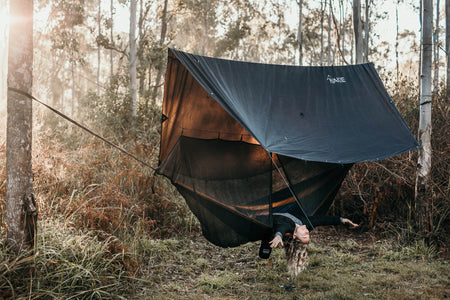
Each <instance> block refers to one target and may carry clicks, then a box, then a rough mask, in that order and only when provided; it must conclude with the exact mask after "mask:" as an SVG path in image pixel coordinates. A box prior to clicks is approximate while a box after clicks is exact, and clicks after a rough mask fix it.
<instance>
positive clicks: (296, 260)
mask: <svg viewBox="0 0 450 300" xmlns="http://www.w3.org/2000/svg"><path fill="white" fill-rule="evenodd" d="M284 249H285V251H286V260H287V271H288V273H289V274H290V275H291V276H293V277H296V276H297V275H299V274H300V273H301V272H302V271H303V270H305V269H306V267H307V266H308V244H305V243H302V242H301V241H300V240H299V239H292V238H290V239H289V240H288V241H286V243H285V248H284Z"/></svg>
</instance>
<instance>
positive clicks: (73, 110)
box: [70, 26, 75, 116]
mask: <svg viewBox="0 0 450 300" xmlns="http://www.w3.org/2000/svg"><path fill="white" fill-rule="evenodd" d="M71 34H72V39H74V29H73V26H72V29H71ZM73 47H74V45H73V42H72V45H71V48H72V49H71V59H72V61H71V68H70V69H71V71H70V72H71V75H72V101H71V102H70V114H71V115H72V116H73V115H74V114H75V54H74V51H73Z"/></svg>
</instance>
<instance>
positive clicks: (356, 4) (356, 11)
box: [353, 0, 363, 64]
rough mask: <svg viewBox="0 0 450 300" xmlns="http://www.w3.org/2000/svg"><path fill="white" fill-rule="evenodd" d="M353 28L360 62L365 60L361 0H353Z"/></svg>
mask: <svg viewBox="0 0 450 300" xmlns="http://www.w3.org/2000/svg"><path fill="white" fill-rule="evenodd" d="M353 30H354V32H355V55H356V63H357V64H360V63H362V62H363V39H362V23H361V1H360V0H353Z"/></svg>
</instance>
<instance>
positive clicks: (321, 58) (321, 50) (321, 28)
mask: <svg viewBox="0 0 450 300" xmlns="http://www.w3.org/2000/svg"><path fill="white" fill-rule="evenodd" d="M325 7H326V0H323V1H322V2H321V3H320V8H321V13H320V65H321V66H323V22H324V14H325Z"/></svg>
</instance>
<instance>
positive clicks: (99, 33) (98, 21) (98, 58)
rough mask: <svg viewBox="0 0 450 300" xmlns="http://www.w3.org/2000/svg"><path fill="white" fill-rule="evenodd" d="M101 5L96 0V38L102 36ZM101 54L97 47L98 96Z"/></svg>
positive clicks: (100, 1)
mask: <svg viewBox="0 0 450 300" xmlns="http://www.w3.org/2000/svg"><path fill="white" fill-rule="evenodd" d="M101 5H102V0H98V13H97V26H98V36H100V35H101V34H102V32H101V16H102V15H101ZM100 55H101V53H100V45H98V46H97V95H100V64H101V56H100Z"/></svg>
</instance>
